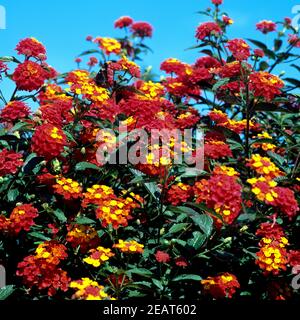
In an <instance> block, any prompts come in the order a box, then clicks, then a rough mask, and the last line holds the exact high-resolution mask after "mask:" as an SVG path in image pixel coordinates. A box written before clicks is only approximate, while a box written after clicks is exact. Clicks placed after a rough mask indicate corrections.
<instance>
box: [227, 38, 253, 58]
mask: <svg viewBox="0 0 300 320" xmlns="http://www.w3.org/2000/svg"><path fill="white" fill-rule="evenodd" d="M227 48H228V49H229V51H230V52H231V53H232V55H233V56H234V57H235V58H236V59H237V60H239V61H243V60H247V59H248V58H249V57H250V47H249V45H248V44H247V43H246V42H245V41H244V40H242V39H233V40H229V41H228V42H227Z"/></svg>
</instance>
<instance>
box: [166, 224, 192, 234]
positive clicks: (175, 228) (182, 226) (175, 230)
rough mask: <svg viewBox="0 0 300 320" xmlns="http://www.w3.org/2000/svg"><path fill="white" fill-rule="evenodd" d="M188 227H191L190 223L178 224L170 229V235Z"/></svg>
mask: <svg viewBox="0 0 300 320" xmlns="http://www.w3.org/2000/svg"><path fill="white" fill-rule="evenodd" d="M188 225H189V223H177V224H174V225H173V226H172V227H171V228H170V230H169V232H168V234H170V233H177V232H179V231H181V230H183V229H184V228H186V227H187V226H188Z"/></svg>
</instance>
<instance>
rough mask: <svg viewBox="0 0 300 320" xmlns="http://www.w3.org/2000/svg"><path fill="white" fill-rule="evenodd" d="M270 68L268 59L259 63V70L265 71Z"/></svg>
mask: <svg viewBox="0 0 300 320" xmlns="http://www.w3.org/2000/svg"><path fill="white" fill-rule="evenodd" d="M268 68H269V64H268V63H267V62H266V61H261V62H260V64H259V70H260V71H264V70H267V69H268Z"/></svg>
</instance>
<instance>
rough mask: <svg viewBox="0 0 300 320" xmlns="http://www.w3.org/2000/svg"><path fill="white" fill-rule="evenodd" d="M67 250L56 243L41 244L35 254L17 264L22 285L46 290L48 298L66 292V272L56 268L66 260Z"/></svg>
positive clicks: (67, 279)
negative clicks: (60, 291)
mask: <svg viewBox="0 0 300 320" xmlns="http://www.w3.org/2000/svg"><path fill="white" fill-rule="evenodd" d="M66 250H67V248H66V247H65V246H64V245H62V244H59V243H57V242H56V241H48V242H45V243H42V244H40V245H39V246H38V248H37V249H36V254H35V255H31V256H27V257H25V258H24V260H23V261H22V262H20V263H19V264H18V270H17V275H18V276H20V277H22V278H23V283H24V284H25V285H26V286H27V287H29V288H32V287H37V288H38V289H39V290H44V289H48V291H47V293H48V296H53V295H54V294H55V293H56V291H57V290H62V291H67V290H68V287H69V282H70V278H69V277H68V275H67V273H66V271H63V270H62V269H61V268H59V267H58V265H59V263H60V262H61V260H64V259H66V258H67V256H68V255H67V253H66Z"/></svg>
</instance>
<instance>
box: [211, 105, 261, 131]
mask: <svg viewBox="0 0 300 320" xmlns="http://www.w3.org/2000/svg"><path fill="white" fill-rule="evenodd" d="M208 116H209V117H210V118H211V120H212V121H214V122H215V123H216V125H218V126H221V127H225V128H228V129H230V130H232V131H234V132H236V133H242V132H243V130H245V128H246V120H245V119H244V120H239V121H236V120H231V119H229V118H228V116H227V115H226V114H225V113H224V112H222V111H221V110H217V109H213V110H212V111H211V112H210V113H209V114H208ZM256 128H257V125H256V124H255V123H253V122H252V121H250V129H256Z"/></svg>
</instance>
